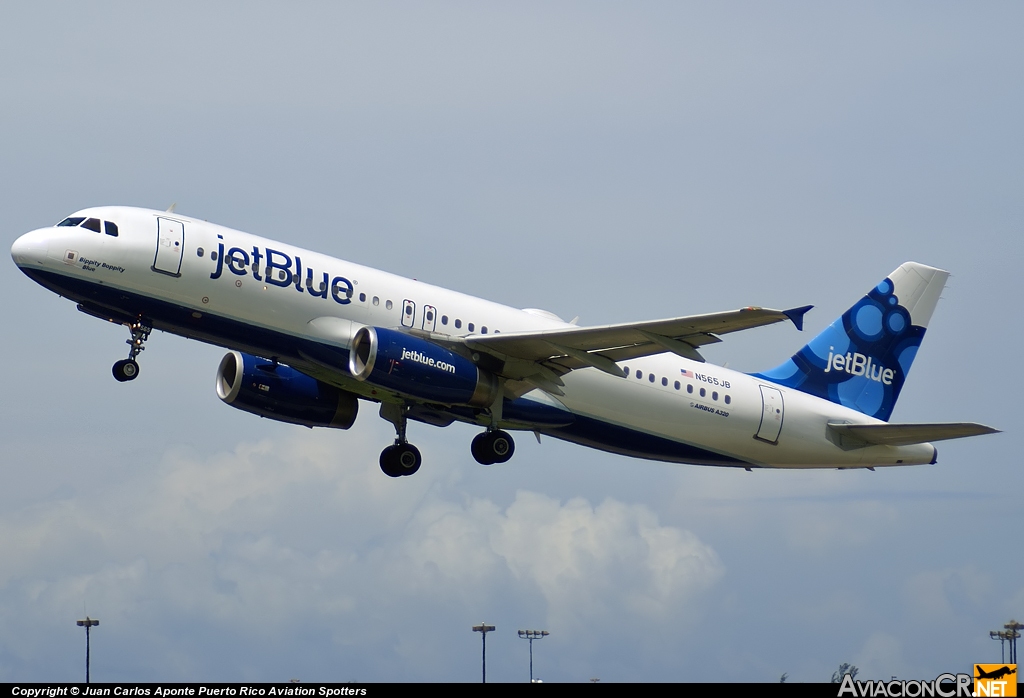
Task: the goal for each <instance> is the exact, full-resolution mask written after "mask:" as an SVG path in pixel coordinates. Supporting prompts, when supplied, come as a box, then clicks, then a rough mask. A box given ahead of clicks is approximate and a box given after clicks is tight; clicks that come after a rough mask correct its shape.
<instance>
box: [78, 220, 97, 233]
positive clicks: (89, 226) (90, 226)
mask: <svg viewBox="0 0 1024 698" xmlns="http://www.w3.org/2000/svg"><path fill="white" fill-rule="evenodd" d="M82 227H83V228H85V229H86V230H91V231H92V232H94V233H98V232H100V219H99V218H90V219H89V220H87V221H86V222H85V223H82Z"/></svg>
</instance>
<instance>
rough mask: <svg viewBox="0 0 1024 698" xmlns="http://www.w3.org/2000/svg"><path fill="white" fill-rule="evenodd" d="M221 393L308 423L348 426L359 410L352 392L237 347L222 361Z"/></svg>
mask: <svg viewBox="0 0 1024 698" xmlns="http://www.w3.org/2000/svg"><path fill="white" fill-rule="evenodd" d="M217 396H218V397H219V398H220V399H221V400H223V401H224V402H226V403H227V404H229V405H231V406H232V407H237V408H238V409H240V410H245V411H246V412H251V413H253V414H258V415H259V416H261V417H267V418H268V419H276V420H277V421H279V422H289V423H291V424H301V425H303V426H307V427H334V428H335V429H348V428H349V427H350V426H352V424H353V423H354V422H355V421H356V414H357V413H358V411H359V400H358V398H356V396H355V395H353V394H352V393H347V392H345V391H344V390H339V389H338V388H335V387H334V386H333V385H328V384H327V383H323V382H321V381H318V380H317V379H315V378H311V377H310V376H307V375H306V374H305V373H302V372H300V371H296V370H295V369H294V368H291V367H290V366H285V365H283V364H275V363H273V362H270V361H267V360H266V359H259V358H257V357H255V356H252V355H250V354H243V353H241V352H237V351H233V352H231V353H229V354H227V355H226V356H225V357H224V358H223V359H221V361H220V367H219V368H218V369H217Z"/></svg>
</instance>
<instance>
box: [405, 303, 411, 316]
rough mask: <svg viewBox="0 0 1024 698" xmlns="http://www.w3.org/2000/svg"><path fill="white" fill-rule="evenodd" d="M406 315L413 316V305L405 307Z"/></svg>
mask: <svg viewBox="0 0 1024 698" xmlns="http://www.w3.org/2000/svg"><path fill="white" fill-rule="evenodd" d="M405 314H406V315H412V304H410V305H407V306H405Z"/></svg>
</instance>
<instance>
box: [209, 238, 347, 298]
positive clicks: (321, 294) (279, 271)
mask: <svg viewBox="0 0 1024 698" xmlns="http://www.w3.org/2000/svg"><path fill="white" fill-rule="evenodd" d="M217 238H218V239H220V240H223V237H222V236H220V235H218V236H217ZM210 256H211V257H212V256H213V255H212V254H211V255H210ZM216 261H217V268H216V269H215V270H214V271H213V273H212V274H210V278H211V279H219V278H220V277H221V275H222V274H223V273H224V269H225V268H226V269H227V270H228V271H229V272H231V273H232V274H234V275H235V276H246V275H248V274H249V273H250V272H251V273H252V278H253V279H255V280H256V281H260V282H262V283H265V284H269V285H271V286H280V287H281V288H288V287H289V286H294V287H295V290H296V291H298V292H299V293H303V292H305V293H308V294H309V295H311V296H315V297H318V298H327V294H328V293H330V296H331V298H333V299H334V301H335V302H336V303H339V304H341V305H348V304H349V303H351V302H352V293H353V291H354V290H355V288H354V286H353V285H352V282H351V281H349V280H348V279H346V278H345V277H344V276H335V277H334V278H331V275H330V273H328V272H326V271H325V272H315V271H313V269H312V268H310V267H306V269H305V277H306V278H305V283H304V284H303V278H302V277H303V268H302V258H301V257H299V256H298V255H295V259H294V260H293V259H292V258H291V256H290V255H287V254H285V253H284V252H280V251H278V250H274V249H271V248H269V247H264V248H263V249H262V250H261V249H260V248H259V247H256V246H255V245H254V246H253V248H252V254H251V255H250V251H249V250H244V249H242V248H241V247H231V248H229V249H228V250H227V251H226V252H225V251H224V243H223V242H220V243H218V244H217V260H216ZM261 273H262V274H261ZM238 283H239V284H241V281H239V282H238Z"/></svg>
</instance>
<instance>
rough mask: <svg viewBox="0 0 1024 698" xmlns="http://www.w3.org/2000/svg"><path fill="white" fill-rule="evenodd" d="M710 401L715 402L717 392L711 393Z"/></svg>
mask: <svg viewBox="0 0 1024 698" xmlns="http://www.w3.org/2000/svg"><path fill="white" fill-rule="evenodd" d="M711 399H712V400H717V399H718V391H717V390H716V391H715V392H713V393H711Z"/></svg>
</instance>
